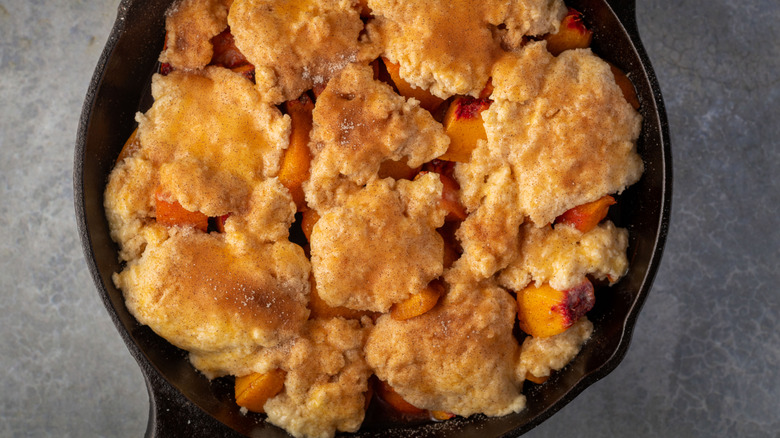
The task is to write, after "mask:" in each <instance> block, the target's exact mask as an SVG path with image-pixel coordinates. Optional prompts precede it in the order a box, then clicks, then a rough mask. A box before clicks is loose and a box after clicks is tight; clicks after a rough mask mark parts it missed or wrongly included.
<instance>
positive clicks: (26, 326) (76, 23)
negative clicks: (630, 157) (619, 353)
mask: <svg viewBox="0 0 780 438" xmlns="http://www.w3.org/2000/svg"><path fill="white" fill-rule="evenodd" d="M118 3H119V2H118V0H108V1H102V2H100V1H95V0H57V1H55V0H0V49H1V50H2V52H1V57H0V112H1V114H2V116H1V117H0V224H2V225H3V230H4V231H7V232H8V233H7V234H5V236H6V237H5V238H3V239H2V242H1V243H0V291H2V293H1V294H0V335H1V336H0V369H2V370H3V372H2V374H0V388H2V394H3V396H2V397H1V398H0V436H35V437H38V436H58V437H68V436H73V437H82V436H123V437H124V436H140V435H142V434H143V432H144V430H145V428H146V419H147V414H148V406H149V405H148V400H147V395H146V389H145V386H144V382H143V378H142V376H141V373H140V371H139V369H138V367H137V366H136V364H135V363H134V361H133V359H132V358H131V356H130V354H129V353H128V351H127V350H126V348H125V346H124V345H123V343H122V341H121V339H120V337H119V335H118V333H117V332H116V330H115V329H114V327H113V325H112V323H111V320H110V319H109V316H108V314H107V313H106V311H105V310H104V308H103V305H102V303H101V302H100V299H99V298H98V295H97V293H96V292H95V287H94V286H93V284H92V280H91V278H90V276H89V274H88V272H87V268H86V265H85V262H84V260H83V256H82V250H81V245H80V242H79V241H78V236H77V233H76V224H75V218H74V213H73V199H72V198H73V192H72V183H71V172H72V157H73V145H74V141H75V133H76V128H77V122H78V117H79V113H80V111H81V105H82V100H83V98H84V95H85V93H86V90H87V86H88V83H89V79H90V77H91V75H92V70H93V68H94V66H95V64H96V62H97V59H98V57H99V55H100V51H101V49H102V46H103V44H104V42H105V40H106V38H107V36H108V33H109V30H110V27H111V25H112V22H113V20H114V17H115V14H116V7H117V5H118ZM638 3H639V5H638V7H637V16H638V22H639V29H640V32H641V34H642V37H643V41H644V43H645V46H646V48H647V51H648V53H649V55H650V58H651V59H652V61H653V64H654V67H655V70H656V73H657V75H658V78H659V81H660V84H661V88H662V90H663V94H664V97H665V101H666V106H667V111H668V116H669V121H670V125H671V128H670V129H671V137H672V148H673V157H674V177H675V184H674V197H673V214H672V223H671V231H670V234H669V239H668V242H667V246H666V252H665V257H664V260H663V263H662V265H661V268H660V271H659V272H658V276H657V279H656V281H655V286H654V288H653V291H652V292H651V294H650V296H649V298H648V300H647V303H646V305H645V307H644V310H643V311H642V314H641V316H640V318H639V321H638V325H637V327H636V330H635V334H634V339H633V343H632V345H631V348H630V349H629V351H628V355H627V356H626V358H625V360H624V361H623V363H622V364H621V365H620V366H619V367H618V368H617V369H616V370H615V371H614V372H613V373H612V374H610V375H609V376H607V377H606V378H605V379H603V380H601V381H599V382H597V383H596V384H595V385H593V386H592V387H590V388H588V389H587V390H586V391H585V392H584V393H582V394H581V395H580V396H579V397H578V398H577V399H575V400H574V401H573V402H572V403H571V404H569V405H568V406H566V407H565V408H564V409H563V410H562V411H560V412H559V413H558V414H556V415H555V416H553V417H552V418H551V419H550V420H548V421H547V422H545V423H543V424H542V425H541V426H539V427H538V428H536V429H534V430H533V431H531V432H530V433H528V434H527V436H529V437H547V436H550V437H552V436H556V437H557V436H618V437H624V436H634V437H659V436H679V437H688V436H707V437H709V436H729V437H731V436H750V437H755V436H778V435H780V293H779V292H778V284H780V231H779V229H780V227H778V225H780V220H779V219H778V217H779V216H780V209H779V208H778V206H779V205H780V183H779V182H778V181H780V176H779V175H780V25H779V24H778V23H780V3H778V2H777V1H776V0H743V1H732V0H710V1H704V0H700V1H696V0H677V1H672V0H638Z"/></svg>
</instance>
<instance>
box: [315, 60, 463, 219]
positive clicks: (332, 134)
mask: <svg viewBox="0 0 780 438" xmlns="http://www.w3.org/2000/svg"><path fill="white" fill-rule="evenodd" d="M313 117H314V129H313V130H312V133H311V142H310V149H311V151H312V156H313V158H312V164H311V177H310V179H309V181H308V182H306V183H304V186H303V187H304V193H305V194H306V201H307V202H308V204H309V206H310V207H312V208H314V209H317V210H324V209H327V208H329V207H332V206H335V205H339V204H343V203H344V202H345V199H346V197H347V196H348V195H350V194H351V193H354V192H355V191H356V190H358V189H359V188H360V187H361V186H363V185H365V184H367V183H368V182H369V181H371V180H373V179H376V178H378V176H379V169H380V166H381V164H382V163H383V162H385V161H388V160H391V161H401V160H406V163H407V164H408V165H409V166H410V167H413V168H414V167H418V166H421V165H422V164H423V163H425V162H427V161H430V160H432V159H434V158H436V157H438V156H439V155H441V154H443V153H444V152H446V150H447V147H448V145H449V137H447V135H446V134H444V129H443V128H442V126H441V124H440V123H438V122H436V121H435V120H434V119H433V117H432V116H431V114H430V113H429V112H427V111H425V110H424V109H422V108H420V106H419V103H418V102H417V101H416V100H414V99H409V100H406V99H404V98H403V97H401V96H399V95H397V94H396V93H395V92H394V91H393V89H392V88H391V87H390V86H388V85H387V84H385V83H382V82H379V81H377V80H374V77H373V70H372V69H371V68H370V67H368V66H365V65H357V64H351V65H349V66H347V67H346V68H345V69H344V70H343V71H342V72H341V73H340V74H339V75H338V76H337V77H335V78H333V79H332V80H331V81H330V82H329V83H328V86H327V87H326V88H325V90H324V91H323V92H322V94H320V96H319V98H318V99H317V105H316V106H315V107H314V113H313Z"/></svg>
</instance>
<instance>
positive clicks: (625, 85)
mask: <svg viewBox="0 0 780 438" xmlns="http://www.w3.org/2000/svg"><path fill="white" fill-rule="evenodd" d="M607 64H609V69H610V70H612V75H613V76H614V77H615V83H616V84H617V85H618V87H620V91H622V92H623V97H625V98H626V102H628V103H629V104H631V106H633V107H634V109H636V110H638V109H639V98H638V97H637V95H636V88H634V84H633V83H632V82H631V79H629V78H628V76H626V74H625V73H624V72H623V70H621V69H619V68H617V67H615V66H614V65H613V64H612V63H611V62H608V63H607Z"/></svg>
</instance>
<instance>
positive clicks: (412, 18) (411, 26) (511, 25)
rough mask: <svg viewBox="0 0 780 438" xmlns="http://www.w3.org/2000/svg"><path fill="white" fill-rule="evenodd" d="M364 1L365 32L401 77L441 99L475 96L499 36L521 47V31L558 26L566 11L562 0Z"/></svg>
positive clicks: (541, 30)
mask: <svg viewBox="0 0 780 438" xmlns="http://www.w3.org/2000/svg"><path fill="white" fill-rule="evenodd" d="M368 5H369V7H370V8H371V10H372V12H373V14H374V15H375V16H376V17H377V19H376V21H374V22H373V23H370V24H369V26H368V27H367V29H368V31H369V35H370V37H371V39H372V40H374V41H377V42H379V43H380V45H382V46H383V47H384V49H385V53H384V54H385V56H387V57H388V58H389V59H390V60H391V61H393V62H395V63H398V64H400V65H401V72H400V74H401V77H402V78H403V79H405V80H406V81H407V82H409V83H410V84H412V85H414V86H416V87H419V88H423V89H427V90H429V91H430V92H431V93H433V94H435V95H436V96H439V97H441V98H443V99H446V98H448V97H450V96H452V95H454V94H470V95H472V96H477V95H478V94H479V92H480V90H482V88H483V87H484V86H485V84H486V83H487V80H488V78H489V77H490V69H491V67H492V65H493V62H495V60H496V58H497V56H498V55H499V54H500V53H501V43H502V39H503V40H504V41H503V42H504V43H505V44H508V45H509V46H512V47H519V44H520V42H521V40H522V36H523V35H529V34H530V35H538V34H543V33H546V32H551V31H557V28H558V25H559V23H560V21H561V19H562V18H563V16H564V15H565V13H566V8H565V6H564V5H563V2H562V1H560V0H511V1H504V0H449V1H444V0H438V1H434V2H431V1H427V0H412V1H407V2H399V1H394V0H369V1H368ZM499 25H503V26H502V27H505V30H501V31H500V30H499V28H498V26H499ZM500 34H503V35H500ZM502 37H503V38H502Z"/></svg>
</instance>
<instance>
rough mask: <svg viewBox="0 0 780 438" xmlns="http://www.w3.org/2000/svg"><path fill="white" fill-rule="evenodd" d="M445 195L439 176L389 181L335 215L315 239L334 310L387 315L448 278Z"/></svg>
mask: <svg viewBox="0 0 780 438" xmlns="http://www.w3.org/2000/svg"><path fill="white" fill-rule="evenodd" d="M440 197H441V182H440V180H439V179H438V178H437V177H436V176H435V175H433V174H428V175H425V176H423V177H421V178H419V179H418V180H416V181H406V180H399V181H397V182H394V181H392V180H391V179H389V178H388V179H384V180H374V181H372V182H370V183H369V184H368V185H367V186H366V188H364V189H361V190H360V191H358V192H356V193H355V194H353V195H352V196H350V197H349V199H348V201H347V202H346V203H345V204H344V205H343V206H340V207H334V208H332V209H330V210H328V211H327V212H326V213H325V214H324V215H323V216H322V217H321V218H320V220H319V221H318V222H317V224H316V225H315V226H314V229H313V231H312V234H311V261H312V269H313V274H314V278H315V279H316V281H317V291H318V293H319V295H320V297H321V298H322V299H323V300H325V302H326V303H327V304H328V305H330V306H332V307H339V306H343V307H347V308H350V309H356V310H370V311H376V312H387V311H388V310H389V309H390V306H391V305H393V304H395V303H398V302H400V301H403V300H405V299H407V298H409V297H410V296H411V295H414V294H417V293H419V292H420V291H421V290H422V289H423V288H424V287H425V286H426V285H427V284H428V283H429V282H430V281H431V280H433V279H435V278H437V277H438V276H439V275H441V273H442V271H443V257H444V246H443V241H442V238H441V236H440V235H439V234H438V233H437V232H436V228H437V227H440V226H441V225H442V224H443V223H444V215H445V212H444V211H443V210H441V209H440V208H439V207H438V204H437V203H438V199H439V198H440Z"/></svg>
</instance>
